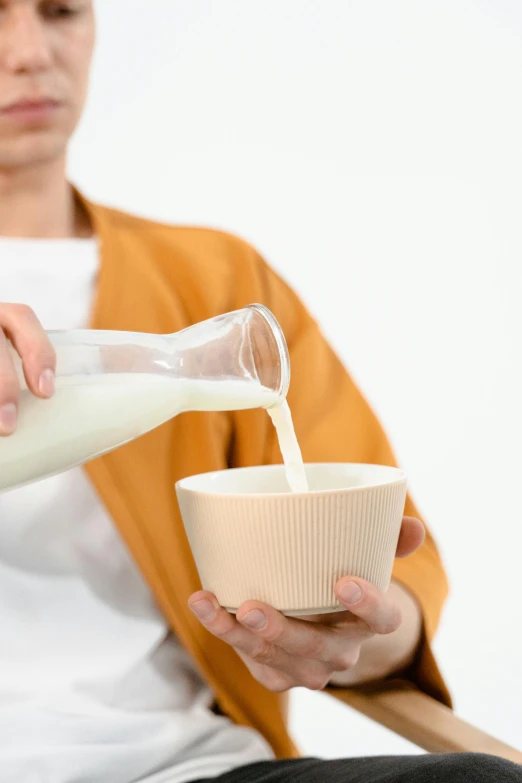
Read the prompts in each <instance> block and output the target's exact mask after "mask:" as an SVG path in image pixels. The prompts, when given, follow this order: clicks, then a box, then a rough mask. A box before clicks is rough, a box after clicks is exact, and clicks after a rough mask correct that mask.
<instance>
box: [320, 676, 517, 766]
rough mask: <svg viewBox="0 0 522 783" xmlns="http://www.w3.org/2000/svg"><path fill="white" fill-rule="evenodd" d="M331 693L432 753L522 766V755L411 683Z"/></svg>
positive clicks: (332, 691)
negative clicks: (469, 754)
mask: <svg viewBox="0 0 522 783" xmlns="http://www.w3.org/2000/svg"><path fill="white" fill-rule="evenodd" d="M328 693H329V694H330V695H331V696H335V697H336V698H338V699H340V700H341V701H343V702H345V703H346V704H348V705H349V706H350V707H353V708H354V709H356V710H358V711H359V712H362V713H363V714H364V715H366V716H367V717H369V718H371V719H372V720H375V721H377V722H378V723H381V724H382V725H383V726H386V727H387V728H388V729H391V731H394V732H395V733H396V734H399V735H400V736H402V737H404V738H405V739H407V740H409V741H410V742H413V743H414V744H415V745H418V746H419V747H421V748H424V750H427V751H429V752H431V753H463V752H478V753H489V754H492V755H494V756H500V757H502V758H505V759H509V760H510V761H515V762H517V763H518V764H522V752H521V751H519V750H516V749H515V748H512V747H510V746H509V745H506V744H505V743H504V742H501V741H500V740H497V739H495V738H494V737H491V736H490V735H489V734H486V733H485V732H483V731H481V730H480V729H477V728H475V727H474V726H472V725H471V724H469V723H466V721H464V720H462V719H461V718H458V717H457V716H456V715H455V714H454V713H453V712H452V711H451V710H450V709H449V708H448V707H446V706H444V705H443V704H441V703H440V702H438V701H436V700H435V699H433V698H431V696H427V695H426V694H425V693H423V692H422V691H420V690H418V689H417V688H415V687H414V686H413V685H412V684H411V683H407V682H403V681H390V682H387V683H385V684H380V685H371V686H365V687H362V688H354V689H338V690H337V689H329V690H328Z"/></svg>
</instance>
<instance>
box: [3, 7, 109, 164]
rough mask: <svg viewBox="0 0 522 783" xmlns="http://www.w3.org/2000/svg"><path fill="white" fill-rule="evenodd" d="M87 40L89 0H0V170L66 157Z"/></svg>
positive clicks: (82, 90)
mask: <svg viewBox="0 0 522 783" xmlns="http://www.w3.org/2000/svg"><path fill="white" fill-rule="evenodd" d="M94 38H95V25H94V9H93V3H92V0H0V169H4V170H8V169H13V168H23V167H26V166H31V165H36V164H40V163H46V162H49V161H50V160H53V159H56V158H59V157H62V156H63V155H64V154H65V151H66V148H67V143H68V141H69V139H70V137H71V135H72V133H73V131H74V129H75V127H76V125H77V123H78V121H79V119H80V116H81V113H82V109H83V106H84V103H85V98H86V94H87V87H88V81H89V70H90V64H91V59H92V52H93V47H94Z"/></svg>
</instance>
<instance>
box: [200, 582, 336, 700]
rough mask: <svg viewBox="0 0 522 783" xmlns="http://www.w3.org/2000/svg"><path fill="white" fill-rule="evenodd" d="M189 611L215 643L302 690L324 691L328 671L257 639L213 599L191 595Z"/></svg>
mask: <svg viewBox="0 0 522 783" xmlns="http://www.w3.org/2000/svg"><path fill="white" fill-rule="evenodd" d="M189 607H190V608H191V610H192V611H193V612H194V614H195V615H196V617H198V619H199V620H200V622H201V623H202V624H203V625H204V626H205V628H207V630H209V631H210V633H212V634H213V635H214V636H217V638H218V639H221V640H222V641H224V642H226V643H227V644H230V645H231V647H234V648H235V650H236V651H237V652H238V653H239V654H241V655H243V656H247V657H248V658H250V659H252V660H254V661H255V662H256V663H258V664H261V665H263V666H266V667H270V668H272V669H276V670H278V671H280V672H283V673H284V674H286V675H288V676H290V677H291V678H292V682H294V683H295V684H299V685H302V686H304V687H306V688H311V689H313V690H319V689H321V688H324V687H325V685H326V683H327V682H328V680H329V679H330V676H331V673H332V671H331V669H329V667H327V666H325V665H324V664H322V663H321V662H320V661H306V660H304V659H302V658H296V657H295V656H291V655H289V654H288V653H287V652H286V651H285V650H283V649H281V648H280V647H277V645H275V644H271V643H270V642H268V641H265V640H264V639H260V638H259V637H258V636H257V635H256V634H255V633H252V631H250V630H248V629H247V628H245V627H243V626H242V625H241V624H240V623H239V622H238V621H237V620H236V618H235V617H234V616H233V615H231V614H230V613H229V612H227V610H226V609H223V607H221V606H219V604H218V602H217V600H216V598H215V596H213V595H212V593H209V592H206V591H200V592H199V593H195V594H194V595H192V596H191V597H190V599H189Z"/></svg>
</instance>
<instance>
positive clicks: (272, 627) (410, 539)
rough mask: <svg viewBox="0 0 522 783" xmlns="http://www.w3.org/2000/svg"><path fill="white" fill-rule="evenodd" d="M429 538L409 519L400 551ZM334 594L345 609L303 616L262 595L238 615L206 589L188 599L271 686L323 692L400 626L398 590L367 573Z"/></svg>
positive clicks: (348, 579)
mask: <svg viewBox="0 0 522 783" xmlns="http://www.w3.org/2000/svg"><path fill="white" fill-rule="evenodd" d="M423 540H424V527H423V525H422V523H421V522H420V521H419V520H418V519H414V518H412V517H404V519H403V522H402V528H401V535H400V538H399V543H398V546H397V553H396V556H397V557H406V556H408V555H410V554H412V553H413V552H414V551H415V550H416V549H418V548H419V547H420V546H421V544H422V542H423ZM335 594H336V596H337V598H338V600H339V602H340V603H341V604H342V606H343V607H344V608H345V611H339V612H335V613H332V614H322V615H314V616H308V617H301V618H296V617H285V616H284V615H283V614H281V613H280V612H278V611H277V610H276V609H274V608H273V607H271V606H268V605H267V604H264V603H262V602H261V601H246V602H245V603H243V604H242V605H241V606H240V607H239V609H238V611H237V614H236V616H235V617H234V615H232V614H230V613H229V612H228V611H227V610H226V609H224V608H223V607H221V606H220V605H219V604H218V602H217V600H216V597H215V596H214V595H212V593H209V592H206V591H204V590H201V591H199V592H197V593H194V594H193V595H192V596H191V597H190V599H189V606H190V608H191V609H192V611H193V612H194V614H195V615H196V617H198V619H199V620H200V622H201V623H202V624H203V625H204V626H205V628H207V629H208V630H209V631H210V632H211V633H212V634H214V636H217V637H218V638H219V639H222V640H223V641H225V642H227V643H228V644H230V645H231V646H232V647H234V649H235V650H236V651H237V653H238V655H239V656H240V657H241V658H242V659H243V661H244V662H245V664H246V665H247V666H248V668H249V670H250V671H251V673H252V674H253V676H254V677H255V678H256V679H257V680H258V681H259V682H260V683H262V684H263V685H264V686H265V687H266V688H268V689H269V690H271V691H286V690H288V689H289V688H292V687H295V686H303V687H305V688H310V689H311V690H322V689H323V688H324V687H325V686H326V685H328V684H329V683H332V682H333V683H335V684H344V683H345V682H346V684H348V683H351V684H353V683H354V682H356V681H357V677H353V676H352V677H350V672H351V671H355V669H356V667H357V664H358V661H359V659H360V657H361V652H362V651H363V649H364V646H365V644H366V643H368V641H369V640H371V639H372V638H374V637H376V636H386V635H392V636H393V635H394V634H395V635H397V634H398V633H400V632H399V629H400V626H401V606H400V600H398V595H397V593H396V592H394V590H393V589H390V590H389V591H388V592H386V593H384V592H382V591H381V590H378V589H377V588H376V587H375V586H374V585H372V584H370V583H369V582H367V581H365V580H364V579H359V578H358V577H352V576H344V577H342V578H341V579H339V581H338V582H337V584H336V586H335ZM408 599H409V596H408ZM409 600H410V601H411V603H412V606H415V604H414V602H413V599H409ZM418 625H420V621H419V623H417V626H418ZM416 634H417V635H418V634H419V631H418V630H417V631H416ZM410 636H411V634H410ZM405 644H406V642H405ZM407 644H408V645H409V647H411V646H412V644H413V642H412V640H411V639H409V638H408V641H407ZM381 648H382V645H381V646H380V648H379V649H380V652H379V655H380V656H381V657H382V655H383V654H384V656H385V657H386V645H385V647H384V650H383V649H381ZM397 652H402V651H400V650H397V642H396V641H395V642H394V644H393V645H392V644H390V658H391V657H393V656H395V657H397ZM404 652H405V653H406V652H408V653H409V652H410V651H409V650H408V651H406V650H405V651H404ZM403 657H404V656H402V655H400V656H399V660H402V658H403ZM394 660H395V658H394ZM386 666H387V662H386V660H384V661H382V662H381V666H380V668H383V667H384V670H386ZM390 666H391V664H390ZM388 668H389V667H388ZM392 668H393V667H392ZM379 671H380V669H379V666H377V668H376V673H377V674H378V673H379Z"/></svg>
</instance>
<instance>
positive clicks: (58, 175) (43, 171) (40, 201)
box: [0, 158, 92, 239]
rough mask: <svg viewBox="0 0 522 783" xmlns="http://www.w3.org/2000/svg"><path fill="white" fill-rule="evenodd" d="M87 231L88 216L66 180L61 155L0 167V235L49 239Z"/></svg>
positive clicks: (87, 232) (88, 227) (86, 234)
mask: <svg viewBox="0 0 522 783" xmlns="http://www.w3.org/2000/svg"><path fill="white" fill-rule="evenodd" d="M91 233H92V231H91V229H90V226H89V221H88V218H87V216H86V215H85V213H84V211H83V209H82V207H81V206H80V204H78V202H77V200H76V199H75V197H74V191H73V189H72V187H71V185H70V184H69V183H68V182H67V177H66V169H65V158H63V159H60V160H57V161H52V162H50V163H42V164H39V165H38V166H28V167H27V168H21V169H13V170H1V169H0V236H4V237H21V238H41V239H51V238H68V237H85V236H90V235H91Z"/></svg>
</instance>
